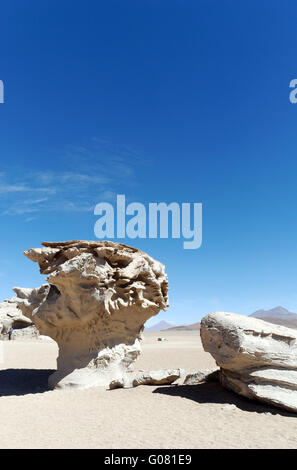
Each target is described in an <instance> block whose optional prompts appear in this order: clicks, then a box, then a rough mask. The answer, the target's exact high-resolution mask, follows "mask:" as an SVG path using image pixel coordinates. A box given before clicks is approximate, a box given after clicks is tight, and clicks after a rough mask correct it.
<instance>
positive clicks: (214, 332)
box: [200, 312, 297, 412]
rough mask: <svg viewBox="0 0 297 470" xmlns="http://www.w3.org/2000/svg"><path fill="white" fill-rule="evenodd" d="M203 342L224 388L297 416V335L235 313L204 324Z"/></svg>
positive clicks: (219, 315) (212, 317)
mask: <svg viewBox="0 0 297 470" xmlns="http://www.w3.org/2000/svg"><path fill="white" fill-rule="evenodd" d="M200 334H201V340H202V344H203V347H204V349H205V351H207V352H209V353H210V354H211V355H212V356H213V357H214V359H215V360H216V362H217V364H218V365H219V366H220V374H219V375H220V381H221V383H222V385H223V386H225V387H226V388H228V389H231V390H233V391H234V392H236V393H239V394H240V395H244V396H246V397H248V398H252V399H257V400H261V401H265V402H268V403H270V404H271V405H275V406H277V407H280V408H285V409H288V410H290V411H295V412H297V343H296V340H297V331H296V330H293V329H291V328H285V327H283V326H279V325H274V324H271V323H267V322H265V321H263V320H258V319H255V318H251V317H245V316H242V315H237V314H234V313H225V312H215V313H211V314H209V315H207V316H206V317H204V318H203V319H202V321H201V330H200Z"/></svg>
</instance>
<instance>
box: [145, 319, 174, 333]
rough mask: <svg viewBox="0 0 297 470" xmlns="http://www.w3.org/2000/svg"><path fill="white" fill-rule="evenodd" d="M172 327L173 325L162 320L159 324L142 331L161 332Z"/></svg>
mask: <svg viewBox="0 0 297 470" xmlns="http://www.w3.org/2000/svg"><path fill="white" fill-rule="evenodd" d="M172 327H174V325H172V324H171V323H168V322H167V321H164V320H162V321H160V322H159V323H156V325H153V326H151V327H149V328H147V327H145V328H144V331H163V330H167V329H168V328H172Z"/></svg>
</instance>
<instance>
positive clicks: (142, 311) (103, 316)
mask: <svg viewBox="0 0 297 470" xmlns="http://www.w3.org/2000/svg"><path fill="white" fill-rule="evenodd" d="M42 245H43V248H36V249H30V250H28V251H27V252H25V253H24V254H25V255H26V256H27V257H28V258H29V259H31V260H32V261H35V262H38V264H39V267H40V272H41V273H42V274H48V275H49V276H48V278H47V281H48V283H49V284H43V285H42V286H41V287H39V288H36V289H24V288H19V287H16V288H14V291H15V292H16V294H17V296H18V298H19V308H20V309H21V310H22V312H23V314H24V315H25V316H27V317H29V318H30V319H32V321H33V322H34V324H35V325H36V326H37V328H38V329H39V331H40V334H42V335H46V336H50V337H51V338H53V339H54V340H55V341H56V342H57V343H58V345H59V356H58V359H57V371H56V372H55V373H54V374H53V375H51V377H50V379H49V385H50V387H51V388H54V387H59V388H63V387H68V386H75V387H81V388H85V387H91V386H95V385H102V386H108V385H109V383H110V382H111V381H113V380H117V379H118V378H122V377H123V376H124V374H125V372H126V371H127V369H128V367H129V366H130V365H131V364H132V363H133V362H134V361H135V360H136V358H137V357H138V355H139V354H140V351H141V349H140V343H139V340H140V339H141V333H142V330H143V325H144V323H145V322H146V321H147V320H148V318H150V317H152V316H153V315H156V314H157V313H158V312H159V311H160V309H166V307H167V306H168V305H169V304H168V295H167V293H168V281H167V275H166V274H165V268H164V266H163V265H162V264H161V263H159V262H158V261H155V260H154V259H153V258H151V257H150V256H149V255H147V254H146V253H144V252H142V251H140V250H138V249H136V248H132V247H129V246H127V245H124V244H120V243H113V242H109V241H102V242H92V241H69V242H57V243H56V242H52V243H50V242H49V243H42Z"/></svg>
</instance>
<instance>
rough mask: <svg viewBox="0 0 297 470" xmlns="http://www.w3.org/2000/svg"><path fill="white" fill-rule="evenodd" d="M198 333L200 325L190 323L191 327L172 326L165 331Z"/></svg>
mask: <svg viewBox="0 0 297 470" xmlns="http://www.w3.org/2000/svg"><path fill="white" fill-rule="evenodd" d="M193 330H196V331H199V330H200V323H199V322H198V323H192V324H191V325H181V326H174V327H172V328H167V330H166V331H193Z"/></svg>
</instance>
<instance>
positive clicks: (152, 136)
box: [0, 0, 297, 324]
mask: <svg viewBox="0 0 297 470" xmlns="http://www.w3.org/2000/svg"><path fill="white" fill-rule="evenodd" d="M296 22H297V4H296V2H295V1H290V0H286V1H280V0H279V1H273V0H267V1H264V0H257V1H255V0H249V1H241V2H237V1H235V0H234V1H231V0H229V1H228V0H216V1H214V0H204V1H203V0H195V1H190V0H179V1H176V0H170V1H167V0H162V1H160V0H158V1H157V0H142V1H141V2H139V0H126V1H125V2H123V1H121V0H117V1H115V0H109V1H108V2H106V1H100V0H99V1H98V0H96V1H95V0H86V1H84V2H81V1H73V0H72V1H67V0H59V1H57V0H50V1H42V2H40V0H38V1H35V0H34V1H33V0H15V1H14V2H11V1H7V0H6V1H5V0H4V1H2V2H1V30H0V43H1V63H0V79H1V80H3V82H4V86H5V103H4V104H1V105H0V123H1V125H0V135H1V138H0V155H1V170H0V198H1V199H0V223H1V232H0V241H1V248H0V262H1V265H0V281H1V282H0V297H1V299H2V298H6V297H10V296H11V295H12V292H11V287H12V286H14V285H20V286H28V287H34V286H38V285H39V284H40V283H41V282H44V279H43V277H42V276H41V275H40V274H39V272H38V266H37V265H35V264H33V263H32V262H31V261H29V260H27V259H26V258H25V257H24V256H23V254H22V251H23V250H25V249H28V248H30V247H37V246H39V245H40V242H41V241H44V240H47V241H49V240H67V239H95V236H94V231H93V228H94V223H95V221H96V219H97V218H96V216H94V214H93V208H94V206H95V204H96V203H98V202H102V201H110V202H113V201H114V198H115V195H116V194H126V197H127V199H128V201H139V202H143V203H144V204H145V205H146V204H148V203H149V202H160V201H164V202H167V203H170V202H172V201H176V202H179V203H182V202H202V203H203V245H202V247H201V248H200V249H199V250H196V251H192V250H184V249H183V248H182V241H181V240H177V239H174V240H170V239H169V240H164V239H162V240H158V239H157V240H150V239H147V240H141V239H136V240H126V242H127V243H128V244H132V245H134V246H137V247H139V248H141V249H143V250H145V251H147V252H148V253H149V254H151V255H152V256H153V257H155V258H157V259H159V260H160V261H162V262H163V263H164V264H165V265H166V268H167V272H168V277H169V282H170V286H171V290H170V301H171V306H170V308H169V309H168V311H167V312H165V313H162V312H161V313H160V314H159V316H158V317H156V318H154V319H153V321H152V322H151V323H154V322H156V321H158V320H159V319H160V320H161V319H166V320H168V321H170V322H172V323H175V324H177V323H179V324H180V323H192V322H195V321H198V320H199V319H200V318H201V317H202V316H203V315H205V314H206V313H208V312H210V311H213V310H225V311H232V312H237V313H241V314H250V313H252V312H253V311H254V310H256V309H259V308H265V309H266V308H272V307H274V306H276V305H282V306H284V307H287V308H288V309H290V310H291V311H295V312H297V259H296V243H297V222H296V202H297V184H296V177H297V105H293V104H291V103H290V102H289V93H290V89H289V83H290V81H291V80H292V79H294V78H297V35H296ZM121 241H123V240H121Z"/></svg>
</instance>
